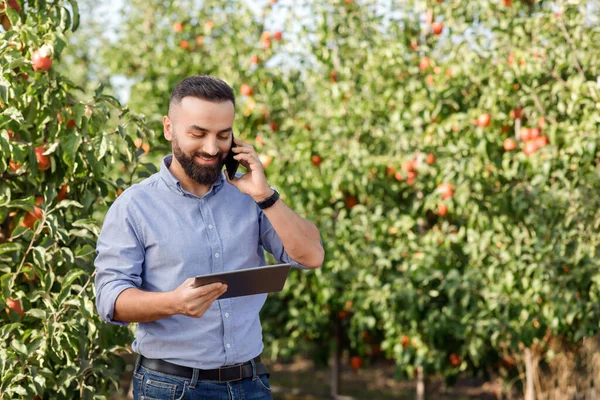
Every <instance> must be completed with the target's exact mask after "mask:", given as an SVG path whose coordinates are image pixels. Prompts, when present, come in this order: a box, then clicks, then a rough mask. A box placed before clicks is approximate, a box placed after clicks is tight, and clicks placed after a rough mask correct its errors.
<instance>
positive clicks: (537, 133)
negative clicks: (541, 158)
mask: <svg viewBox="0 0 600 400" xmlns="http://www.w3.org/2000/svg"><path fill="white" fill-rule="evenodd" d="M540 134H541V131H540V129H539V128H530V129H529V136H530V138H531V139H537V138H539V137H540Z"/></svg>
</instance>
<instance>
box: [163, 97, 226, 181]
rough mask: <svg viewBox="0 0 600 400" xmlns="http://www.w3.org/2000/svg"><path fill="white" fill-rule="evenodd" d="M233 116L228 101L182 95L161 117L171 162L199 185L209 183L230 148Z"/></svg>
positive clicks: (223, 161) (218, 170)
mask: <svg viewBox="0 0 600 400" xmlns="http://www.w3.org/2000/svg"><path fill="white" fill-rule="evenodd" d="M234 116H235V109H234V106H233V103H231V102H230V101H227V102H224V103H213V102H210V101H207V100H202V99H198V98H195V97H184V98H183V100H182V101H181V104H179V105H178V106H173V107H172V108H171V109H170V110H169V116H165V117H164V118H163V125H164V133H165V138H166V139H167V140H168V141H170V142H171V147H172V150H173V157H174V161H173V162H177V163H179V164H180V165H181V168H182V169H183V171H185V173H186V175H187V176H188V177H189V178H191V179H193V180H194V181H196V182H198V183H200V184H202V185H212V184H213V183H214V182H215V181H216V180H217V179H218V177H219V174H220V173H221V169H222V168H223V164H224V163H225V158H226V157H227V153H228V152H229V149H230V148H231V134H232V133H231V128H232V126H233V119H234Z"/></svg>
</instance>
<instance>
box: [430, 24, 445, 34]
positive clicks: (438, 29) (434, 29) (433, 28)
mask: <svg viewBox="0 0 600 400" xmlns="http://www.w3.org/2000/svg"><path fill="white" fill-rule="evenodd" d="M443 30H444V24H442V23H441V22H434V23H433V24H431V31H432V32H433V33H434V34H436V35H439V34H441V33H442V31H443Z"/></svg>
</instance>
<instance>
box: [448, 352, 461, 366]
mask: <svg viewBox="0 0 600 400" xmlns="http://www.w3.org/2000/svg"><path fill="white" fill-rule="evenodd" d="M450 364H452V366H454V367H458V366H459V365H460V356H459V355H458V354H456V353H452V354H450Z"/></svg>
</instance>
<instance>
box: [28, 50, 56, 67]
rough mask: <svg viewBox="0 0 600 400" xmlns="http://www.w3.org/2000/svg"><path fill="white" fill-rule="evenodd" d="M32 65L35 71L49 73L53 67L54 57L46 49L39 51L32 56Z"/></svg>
mask: <svg viewBox="0 0 600 400" xmlns="http://www.w3.org/2000/svg"><path fill="white" fill-rule="evenodd" d="M31 63H32V64H33V70H34V71H42V72H44V71H48V70H49V69H50V67H51V66H52V57H51V56H50V53H49V52H48V51H47V50H45V49H37V50H36V51H34V52H33V54H32V55H31Z"/></svg>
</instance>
